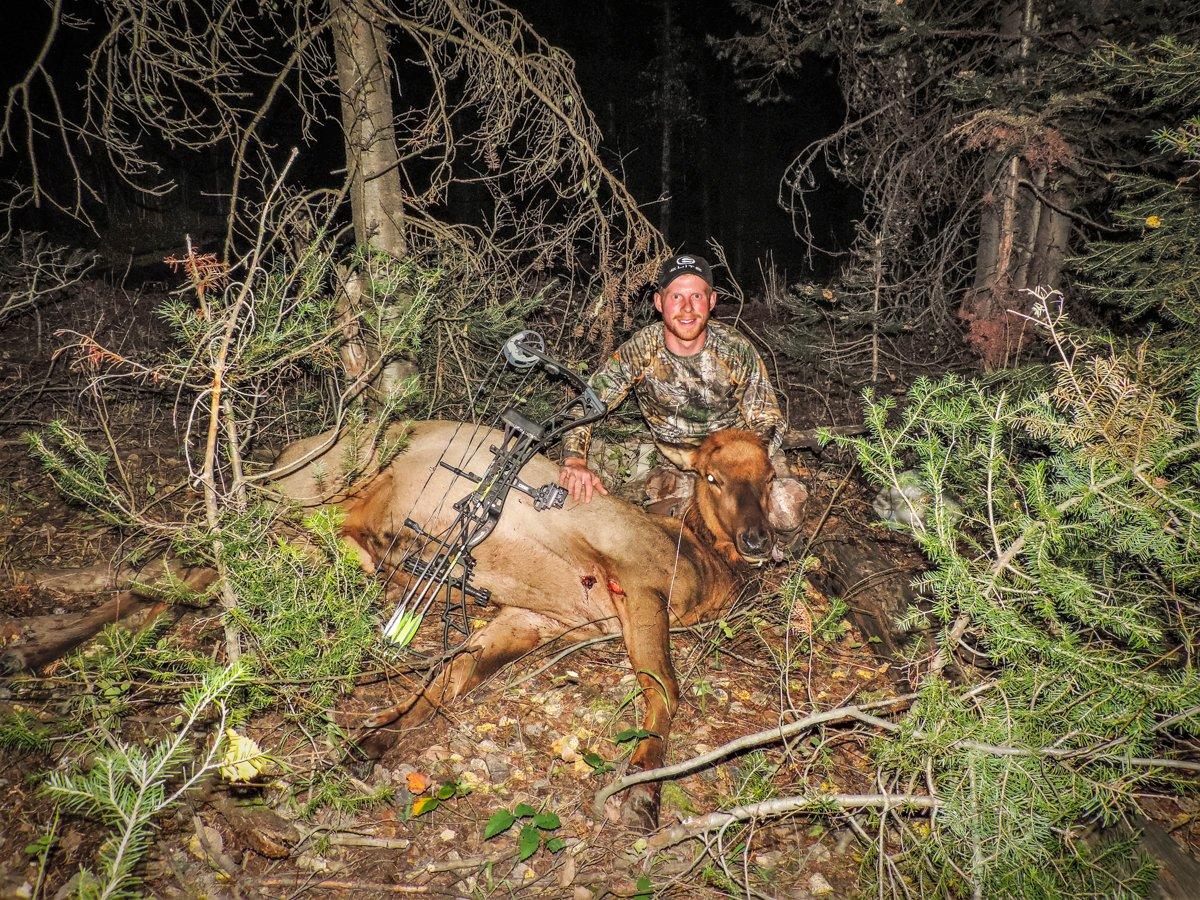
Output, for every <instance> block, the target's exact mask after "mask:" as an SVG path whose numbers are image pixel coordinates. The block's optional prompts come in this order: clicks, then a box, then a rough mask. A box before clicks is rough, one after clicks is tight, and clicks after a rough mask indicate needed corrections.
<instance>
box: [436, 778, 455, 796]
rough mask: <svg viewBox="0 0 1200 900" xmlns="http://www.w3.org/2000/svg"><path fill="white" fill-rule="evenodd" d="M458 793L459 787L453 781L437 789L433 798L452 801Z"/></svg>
mask: <svg viewBox="0 0 1200 900" xmlns="http://www.w3.org/2000/svg"><path fill="white" fill-rule="evenodd" d="M456 793H458V785H457V784H456V783H455V782H453V781H447V782H446V783H445V784H443V785H442V786H441V787H440V788H438V789H437V793H436V794H434V795H433V796H435V797H437V798H438V799H439V800H451V799H453V797H454V795H455V794H456Z"/></svg>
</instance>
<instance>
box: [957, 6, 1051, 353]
mask: <svg viewBox="0 0 1200 900" xmlns="http://www.w3.org/2000/svg"><path fill="white" fill-rule="evenodd" d="M1033 7H1034V4H1033V0H1024V2H1023V3H1022V5H1021V6H1012V7H1009V8H1008V9H1007V10H1006V11H1005V13H1004V15H1003V17H1002V21H1001V28H1000V31H1001V34H1004V35H1007V36H1010V37H1015V36H1019V37H1020V40H1019V41H1018V42H1017V51H1016V52H1017V53H1018V55H1019V60H1020V66H1019V68H1018V82H1019V83H1020V85H1021V86H1022V87H1024V86H1026V84H1027V81H1028V74H1027V72H1026V69H1025V60H1026V59H1027V58H1028V57H1029V51H1030V44H1031V40H1032V35H1033V31H1034V29H1035V28H1036V25H1037V17H1036V16H1035V14H1034V8H1033ZM1021 149H1022V148H1020V147H1017V148H1009V149H1008V150H1007V151H1006V152H1005V153H1004V155H1003V156H999V157H994V162H993V165H998V168H997V171H996V177H995V180H994V182H993V184H992V187H991V190H990V191H989V193H988V197H987V198H985V201H984V204H983V207H982V211H981V213H980V226H979V246H978V249H977V252H976V255H975V283H974V285H973V286H972V287H971V288H970V289H969V290H968V291H967V296H966V298H965V299H964V300H963V304H962V306H961V307H960V309H959V316H960V317H961V318H962V319H963V321H964V322H965V323H966V325H967V341H968V343H969V344H970V345H971V347H972V349H973V350H975V352H976V353H978V354H979V355H980V357H981V358H982V359H983V363H984V366H985V368H988V369H995V368H999V367H1001V366H1003V365H1004V364H1005V363H1007V362H1008V361H1009V358H1010V351H1011V350H1012V348H1011V347H1010V346H1009V338H1010V334H1009V326H1010V325H1011V324H1012V323H1010V322H1009V321H1008V318H1009V317H1008V308H1009V307H1010V306H1011V305H1013V296H1014V294H1015V292H1016V291H1017V290H1019V289H1020V288H1021V287H1022V286H1023V285H1022V284H1020V283H1019V282H1018V281H1017V278H1018V276H1019V275H1020V273H1019V271H1018V270H1019V269H1020V267H1021V250H1022V248H1023V247H1024V246H1026V245H1025V243H1024V242H1023V241H1021V240H1020V238H1021V227H1022V225H1025V226H1026V227H1027V226H1028V224H1029V220H1031V219H1032V218H1033V216H1032V215H1022V214H1021V213H1022V210H1021V200H1022V194H1023V191H1022V188H1021V180H1022V179H1024V178H1026V177H1028V176H1027V166H1026V165H1025V162H1024V160H1023V159H1022V158H1021ZM1034 202H1035V203H1037V202H1039V201H1037V200H1036V199H1035V200H1034ZM1033 239H1034V235H1033V234H1032V233H1030V234H1028V240H1029V241H1030V242H1032V241H1033Z"/></svg>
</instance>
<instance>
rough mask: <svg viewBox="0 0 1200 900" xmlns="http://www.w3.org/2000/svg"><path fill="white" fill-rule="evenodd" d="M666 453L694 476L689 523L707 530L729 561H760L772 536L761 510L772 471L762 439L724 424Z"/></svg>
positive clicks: (767, 553)
mask: <svg viewBox="0 0 1200 900" xmlns="http://www.w3.org/2000/svg"><path fill="white" fill-rule="evenodd" d="M671 456H672V458H673V461H675V462H676V463H677V464H681V465H682V466H683V468H686V469H688V470H690V471H692V472H695V473H696V475H697V479H696V495H695V499H694V501H693V504H692V509H691V510H690V512H689V516H690V517H691V522H690V524H691V525H692V526H693V528H694V529H695V530H697V531H701V532H703V531H707V532H708V533H709V534H711V535H712V537H713V539H714V546H715V548H716V549H717V550H718V551H719V552H720V553H721V554H722V555H723V556H725V557H726V558H727V559H728V560H729V562H731V563H734V564H737V563H749V564H750V565H753V566H761V565H762V564H763V563H765V562H766V561H767V558H768V557H769V556H770V553H771V543H772V539H773V535H772V533H771V527H770V525H769V524H768V521H767V509H768V503H769V499H770V492H771V482H772V481H773V480H774V479H775V472H774V469H773V468H772V466H771V460H770V458H769V457H768V456H767V448H766V447H765V446H764V445H763V442H762V439H761V438H759V437H758V435H756V434H754V433H753V432H751V431H742V430H740V429H736V428H729V429H726V430H724V431H718V432H717V433H715V434H712V435H709V437H708V438H706V439H705V441H704V443H702V444H701V445H700V446H699V447H697V448H696V449H695V450H690V451H676V453H675V454H671ZM676 456H678V458H677V459H675V458H674V457H676ZM697 526H702V528H698V527H697Z"/></svg>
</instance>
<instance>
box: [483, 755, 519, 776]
mask: <svg viewBox="0 0 1200 900" xmlns="http://www.w3.org/2000/svg"><path fill="white" fill-rule="evenodd" d="M483 762H484V765H486V766H487V770H488V774H489V775H490V776H491V777H492V780H493V781H508V779H509V776H510V775H512V766H511V765H510V764H509V762H508V760H507V759H506V758H505V757H504V756H502V755H500V754H499V753H489V754H488V755H487V756H485V757H484V758H483Z"/></svg>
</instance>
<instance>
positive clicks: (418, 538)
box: [383, 331, 608, 650]
mask: <svg viewBox="0 0 1200 900" xmlns="http://www.w3.org/2000/svg"><path fill="white" fill-rule="evenodd" d="M501 354H502V355H503V357H504V359H505V360H506V361H507V362H508V364H509V365H510V366H512V367H513V368H514V369H516V370H518V371H532V370H534V369H535V368H540V369H541V370H542V371H543V372H545V373H546V374H547V375H549V376H552V377H561V378H563V379H565V380H566V381H567V382H568V383H569V384H570V386H571V387H572V388H574V395H573V396H571V397H570V398H568V400H567V401H566V402H564V403H562V404H561V405H560V406H559V407H558V408H557V409H556V410H555V411H554V412H553V413H552V414H551V415H549V416H548V417H546V419H545V420H544V421H541V422H535V421H533V419H530V418H529V417H527V416H525V415H524V414H522V413H521V412H520V411H519V410H518V409H517V407H516V405H510V406H507V407H506V408H505V409H504V410H503V412H501V413H500V415H499V417H498V421H497V422H496V423H495V427H496V428H497V430H501V431H502V432H503V439H502V440H501V442H500V444H499V446H495V445H493V446H492V447H490V448H489V449H490V451H491V453H492V455H493V459H492V462H491V464H490V465H489V466H488V467H487V470H486V471H485V472H484V473H483V474H482V475H475V474H473V473H472V472H468V471H465V470H463V469H461V468H459V467H457V466H453V465H451V464H450V463H448V462H446V460H445V458H444V457H445V454H446V451H445V450H443V451H442V455H441V457H439V459H438V462H437V464H438V466H440V467H441V468H443V469H447V470H448V471H450V472H451V473H452V474H453V475H454V476H456V477H457V478H461V479H465V480H467V481H470V482H474V483H475V485H476V486H475V488H474V490H472V491H471V492H470V493H468V494H467V495H466V496H465V497H463V498H462V499H460V500H458V501H457V502H456V503H455V504H454V510H455V512H456V516H455V517H454V519H453V521H451V522H450V524H449V525H447V526H446V527H444V528H442V529H440V530H439V531H438V532H437V533H434V532H433V531H431V530H429V528H428V527H427V525H422V524H420V523H418V522H415V521H413V519H411V518H407V519H405V520H404V525H405V527H406V528H407V529H408V530H409V531H410V532H411V533H412V534H413V536H414V541H413V546H412V548H411V549H410V550H409V551H408V552H406V553H404V554H403V556H402V558H401V561H400V562H399V563H398V564H397V565H396V566H395V568H394V569H393V570H392V572H391V573H390V574H389V576H388V578H389V579H390V578H391V576H392V575H394V574H395V573H396V571H398V570H403V571H405V572H407V573H408V574H409V575H410V576H411V580H410V581H409V585H408V589H407V590H406V591H405V594H404V598H403V599H402V600H401V601H400V604H399V605H398V606H397V607H396V611H395V612H394V613H393V614H392V617H391V618H390V619H389V620H388V622H387V624H386V625H385V626H384V627H383V637H384V640H385V641H387V642H388V643H390V644H392V645H394V646H396V647H406V646H408V644H409V643H410V642H411V641H412V639H413V636H414V635H416V633H417V629H418V628H419V627H420V625H421V621H422V620H423V619H424V617H425V614H426V613H427V612H428V611H429V608H430V606H432V605H433V603H434V601H435V600H436V599H437V598H438V597H439V596H441V597H442V598H443V601H444V605H443V612H442V646H443V647H444V648H445V649H447V650H448V649H449V647H450V631H451V630H452V629H453V630H455V631H457V632H459V633H460V634H462V635H463V636H464V637H465V636H466V635H467V634H469V633H470V626H469V623H468V618H467V598H468V597H471V598H473V599H474V600H475V602H476V603H478V604H479V605H481V606H483V605H486V604H487V602H488V600H489V599H490V597H489V594H488V591H486V590H484V589H482V588H478V587H475V586H474V585H472V584H471V578H472V575H473V574H474V571H475V558H474V557H473V556H472V555H471V551H472V550H474V549H475V548H476V547H478V546H479V545H480V544H481V543H483V541H484V540H486V539H487V537H488V535H489V534H491V533H492V531H494V530H495V528H496V524H497V523H498V522H499V521H500V514H501V513H502V512H503V510H504V502H505V500H506V499H507V498H508V493H509V491H510V490H513V489H516V490H518V491H520V492H521V493H523V494H527V495H528V496H529V497H531V498H532V499H533V505H534V507H535V508H536V509H538V510H544V509H551V508H561V507H562V505H563V502H564V501H565V500H566V498H567V492H566V489H565V488H562V487H559V486H558V485H557V484H554V483H549V484H544V485H542V486H541V487H533V486H531V485H528V484H526V483H525V482H524V481H522V480H521V478H520V472H521V469H523V468H524V467H525V464H526V463H527V462H529V460H530V459H532V458H533V456H534V455H535V454H536V453H539V452H541V451H542V450H544V449H546V448H547V447H548V446H550V445H551V444H553V443H554V442H555V441H557V440H558V439H559V438H560V437H561V436H562V435H563V433H564V432H566V431H569V430H570V429H572V428H578V427H579V426H580V425H587V424H589V423H591V422H595V421H596V420H597V419H599V418H601V417H602V416H604V414H605V413H607V412H608V409H607V407H605V405H604V404H603V403H601V402H600V400H599V398H597V397H596V395H595V393H593V391H592V389H591V388H590V387H588V384H587V382H586V381H584V380H583V378H581V377H580V376H579V375H578V374H577V373H575V372H572V371H571V370H570V369H568V368H567V367H566V366H565V365H563V364H562V363H560V362H558V361H557V360H555V359H553V358H552V357H550V356H547V355H546V352H545V342H544V341H543V340H542V337H541V335H540V334H538V333H537V332H535V331H522V332H520V333H518V334H515V335H513V336H512V337H510V338H509V339H508V340H507V341H505V342H504V345H503V347H502V348H501ZM475 427H476V429H477V430H478V429H479V428H481V427H482V426H479V425H477V426H475ZM456 433H457V431H456ZM451 441H453V438H452V439H451ZM446 449H449V443H448V444H447V448H446ZM427 524H428V523H427ZM390 551H391V548H389V554H385V557H384V558H385V559H386V558H387V556H388V555H390ZM455 593H457V600H455V596H454V595H455Z"/></svg>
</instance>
